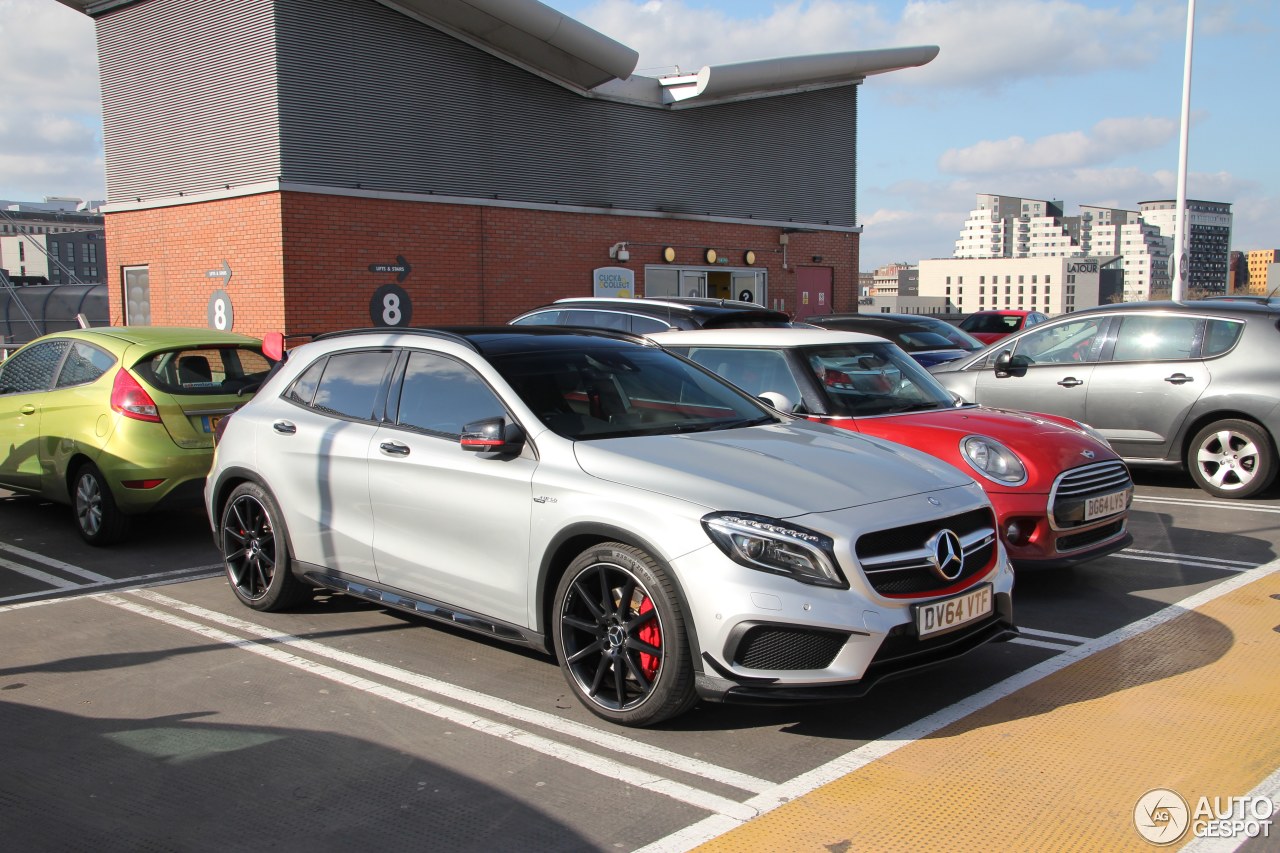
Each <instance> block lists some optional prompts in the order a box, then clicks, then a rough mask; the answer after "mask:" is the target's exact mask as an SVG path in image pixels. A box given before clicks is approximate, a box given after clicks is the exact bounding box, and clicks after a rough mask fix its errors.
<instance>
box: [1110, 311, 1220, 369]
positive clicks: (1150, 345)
mask: <svg viewBox="0 0 1280 853" xmlns="http://www.w3.org/2000/svg"><path fill="white" fill-rule="evenodd" d="M1202 322H1203V321H1202V320H1198V319H1196V318H1195V317H1173V316H1145V315H1141V314H1135V315H1130V316H1127V317H1125V318H1123V319H1122V320H1121V321H1120V330H1119V332H1117V334H1116V348H1115V351H1114V352H1113V353H1112V355H1111V360H1112V361H1167V360H1184V361H1185V360H1186V359H1188V358H1191V354H1192V353H1193V352H1194V351H1195V342H1196V332H1197V331H1199V326H1200V324H1201V323H1202Z"/></svg>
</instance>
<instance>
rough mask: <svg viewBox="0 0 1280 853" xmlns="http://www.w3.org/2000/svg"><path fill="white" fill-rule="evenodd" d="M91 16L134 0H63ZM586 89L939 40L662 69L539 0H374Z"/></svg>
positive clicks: (646, 96)
mask: <svg viewBox="0 0 1280 853" xmlns="http://www.w3.org/2000/svg"><path fill="white" fill-rule="evenodd" d="M59 2H61V3H62V4H63V5H66V6H70V7H71V8H73V9H75V10H77V11H79V12H82V13H84V14H86V15H89V16H90V17H96V16H98V15H101V14H103V13H105V12H108V11H110V10H112V9H116V8H119V7H122V6H128V5H131V4H133V3H136V2H140V0H59ZM377 2H379V3H381V4H382V5H384V6H387V7H389V8H392V9H395V10H397V11H399V12H400V13H402V14H404V15H406V16H408V17H410V18H413V19H414V20H417V21H420V22H422V23H425V24H427V25H429V26H432V27H434V28H436V29H438V30H441V31H442V32H446V33H448V34H449V35H452V36H453V37H455V38H457V39H459V40H461V41H464V42H466V43H467V44H470V45H472V46H474V47H476V48H478V49H480V50H484V51H486V52H487V53H490V54H492V55H494V56H497V57H499V58H500V59H503V60H505V61H507V62H510V63H512V64H513V65H516V66H518V67H520V68H523V69H525V70H526V71H529V72H530V73H533V74H536V75H538V76H540V77H543V78H545V79H547V80H550V81H552V82H554V83H557V84H559V85H561V86H564V87H566V88H568V89H571V90H573V91H576V92H578V93H579V94H581V95H583V96H585V97H594V98H601V99H603V100H612V101H620V102H624V103H631V104H636V105H639V106H648V107H658V108H667V109H685V108H690V107H700V106H708V105H712V104H720V103H725V102H728V101H739V100H749V99H755V98H768V97H776V96H778V95H785V94H791V93H794V92H803V91H809V90H812V89H820V88H827V87H831V86H843V85H853V84H856V83H860V82H862V81H863V80H864V79H865V78H866V77H868V76H870V75H872V74H884V73H886V72H889V71H898V70H901V69H904V68H914V67H918V66H921V65H925V64H927V63H929V62H931V61H932V60H933V58H934V57H936V56H937V55H938V48H937V47H936V46H932V45H927V46H917V47H896V48H884V49H879V50H858V51H846V52H843V53H826V54H815V55H810V56H788V57H779V58H776V59H762V60H755V61H751V62H736V63H729V64H725V65H708V66H703V67H702V68H701V69H700V70H699V71H698V72H697V73H695V74H686V75H674V76H671V77H664V78H653V77H643V76H640V75H636V74H634V71H635V66H636V63H637V62H638V61H639V53H637V52H636V51H635V50H633V49H632V48H630V47H627V46H626V45H624V44H621V43H620V42H617V41H614V40H613V39H611V38H609V37H608V36H606V35H604V34H603V33H599V32H597V31H596V30H593V29H591V28H590V27H588V26H587V25H586V24H583V23H581V22H580V21H577V20H575V19H574V18H570V17H569V16H567V15H564V14H562V13H560V12H557V11H556V10H554V9H552V8H550V7H549V6H546V5H544V4H542V3H540V2H538V0H377Z"/></svg>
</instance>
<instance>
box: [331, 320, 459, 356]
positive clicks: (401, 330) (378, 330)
mask: <svg viewBox="0 0 1280 853" xmlns="http://www.w3.org/2000/svg"><path fill="white" fill-rule="evenodd" d="M346 335H422V336H424V337H430V338H441V339H443V340H446V341H453V342H454V343H456V344H461V345H462V346H464V347H466V348H467V349H470V350H473V351H475V352H479V351H480V348H479V347H477V346H476V345H475V344H474V343H472V342H471V340H470V339H468V338H467V337H465V336H464V335H459V334H457V333H456V332H451V331H449V330H447V329H433V328H428V327H425V326H404V327H397V326H374V327H371V328H364V329H339V330H336V331H332V332H321V333H320V334H318V335H312V336H311V340H313V341H324V340H329V339H331V338H338V337H344V336H346Z"/></svg>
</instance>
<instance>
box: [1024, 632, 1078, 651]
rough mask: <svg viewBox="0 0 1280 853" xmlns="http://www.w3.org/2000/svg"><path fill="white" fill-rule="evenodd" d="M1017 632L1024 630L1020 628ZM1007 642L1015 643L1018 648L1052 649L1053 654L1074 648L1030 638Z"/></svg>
mask: <svg viewBox="0 0 1280 853" xmlns="http://www.w3.org/2000/svg"><path fill="white" fill-rule="evenodd" d="M1019 630H1026V629H1025V628H1020V629H1019ZM1009 642H1011V643H1017V644H1018V645H1020V646H1035V647H1036V648H1038V649H1052V650H1053V651H1055V652H1065V651H1067V650H1068V649H1074V648H1075V646H1068V645H1066V644H1065V643H1050V642H1047V641H1045V640H1033V639H1031V638H1030V637H1014V638H1013V639H1012V640H1010V641H1009Z"/></svg>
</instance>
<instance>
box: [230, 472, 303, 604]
mask: <svg viewBox="0 0 1280 853" xmlns="http://www.w3.org/2000/svg"><path fill="white" fill-rule="evenodd" d="M219 534H220V535H219V539H220V541H221V544H222V554H223V560H224V562H225V563H226V567H227V580H228V582H230V584H231V589H232V591H234V592H235V594H236V598H238V599H240V601H241V602H242V603H243V604H245V605H247V606H248V607H252V608H253V609H254V610H266V611H271V610H284V609H286V608H288V607H292V606H294V605H296V604H298V603H300V602H301V601H304V600H305V599H307V598H309V597H310V595H311V589H310V588H309V587H307V586H306V585H305V584H303V583H302V582H301V581H299V580H298V579H297V578H296V577H294V576H293V572H292V571H291V570H290V566H289V545H288V537H287V536H286V535H285V534H284V526H283V522H282V521H281V518H280V510H279V508H278V507H277V506H276V502H275V501H274V500H273V499H272V497H271V495H270V494H268V493H267V491H266V490H265V489H263V488H262V487H261V486H259V485H258V484H256V483H241V484H240V485H239V486H237V487H236V489H235V491H233V492H232V493H231V496H230V497H229V498H228V499H227V504H226V506H225V508H224V509H223V511H222V524H221V527H220V530H219Z"/></svg>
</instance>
